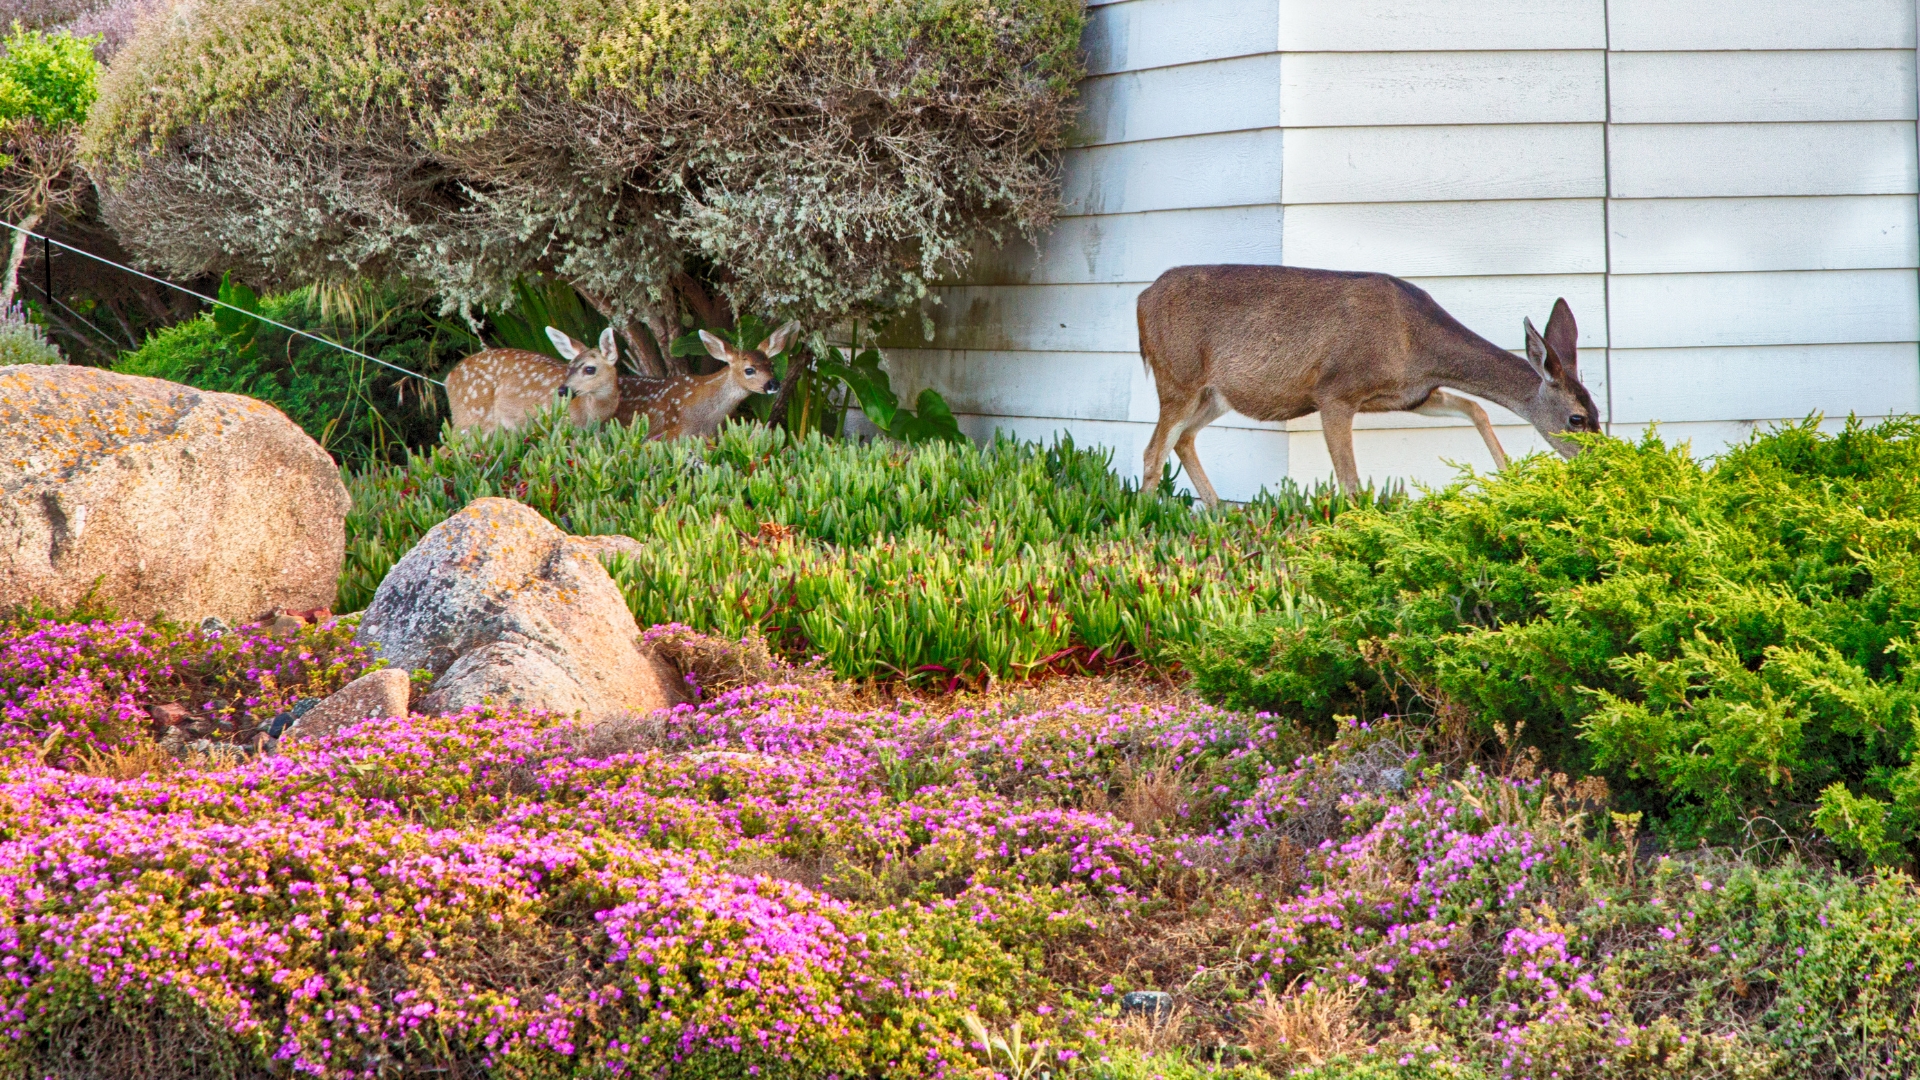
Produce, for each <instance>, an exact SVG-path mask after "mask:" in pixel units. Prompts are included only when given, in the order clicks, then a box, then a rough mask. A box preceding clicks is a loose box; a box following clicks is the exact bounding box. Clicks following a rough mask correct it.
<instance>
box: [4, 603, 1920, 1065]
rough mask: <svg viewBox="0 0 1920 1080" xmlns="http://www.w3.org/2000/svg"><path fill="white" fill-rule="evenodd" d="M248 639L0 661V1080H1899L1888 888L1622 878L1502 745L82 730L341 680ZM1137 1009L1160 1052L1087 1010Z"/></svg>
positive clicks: (816, 733) (1893, 890)
mask: <svg viewBox="0 0 1920 1080" xmlns="http://www.w3.org/2000/svg"><path fill="white" fill-rule="evenodd" d="M661 633H662V634H663V635H667V636H677V637H680V638H682V639H684V637H685V635H684V633H683V632H680V631H663V632H661ZM249 640H251V639H248V638H246V637H245V636H240V637H239V639H238V640H235V641H228V640H225V639H210V638H208V637H206V636H203V635H197V634H189V633H184V632H181V631H179V630H176V629H172V628H167V627H144V628H143V627H137V626H132V625H127V624H116V623H112V622H105V621H101V622H95V623H91V624H84V625H51V624H44V623H42V624H36V625H29V626H23V627H18V628H15V629H12V630H8V631H6V632H5V633H4V635H3V636H0V697H4V700H5V701H6V702H7V710H8V711H7V718H6V724H7V727H8V732H9V738H8V742H9V749H7V750H6V751H5V753H6V758H5V765H4V773H3V776H4V779H3V780H0V1029H3V1030H4V1035H5V1037H4V1038H3V1039H0V1075H9V1076H13V1075H18V1076H35V1077H38V1076H60V1077H67V1076H152V1077H172V1076H180V1077H186V1076H337V1077H348V1076H363V1077H373V1076H413V1075H466V1076H515V1077H543V1076H554V1077H559V1076H618V1075H629V1076H792V1077H824V1076H843V1077H852V1076H874V1077H879V1076H889V1077H891V1076H985V1075H988V1074H989V1073H998V1074H1000V1075H1004V1076H1024V1077H1039V1076H1055V1077H1065V1076H1069V1075H1077V1076H1087V1077H1094V1078H1098V1077H1111V1078H1114V1080H1133V1078H1136V1077H1137V1078H1141V1080H1145V1078H1146V1077H1151V1076H1168V1077H1184V1076H1198V1075H1206V1074H1212V1073H1221V1072H1233V1073H1236V1074H1237V1075H1239V1076H1241V1077H1243V1078H1248V1080H1254V1078H1258V1077H1261V1076H1275V1077H1278V1076H1283V1075H1288V1074H1292V1075H1296V1076H1308V1077H1316V1078H1332V1077H1344V1076H1369V1077H1371V1076H1381V1077H1388V1076H1392V1077H1422V1076H1434V1077H1482V1076H1484V1077H1488V1078H1491V1077H1515V1078H1519V1077H1527V1078H1537V1080H1553V1078H1558V1077H1641V1076H1655V1075H1659V1076H1698V1077H1707V1076H1716V1077H1763V1076H1781V1077H1786V1076H1793V1077H1803V1076H1804V1077H1834V1078H1839V1077H1910V1076H1912V1075H1913V1073H1914V1070H1915V1069H1917V1068H1920V1034H1917V1032H1920V1023H1916V1020H1920V1017H1917V1016H1916V1008H1917V1007H1920V972H1916V970H1915V965H1916V963H1920V892H1916V889H1915V887H1914V885H1913V882H1912V881H1911V880H1910V879H1909V878H1907V877H1905V876H1903V875H1901V874H1898V873H1894V872H1882V873H1880V874H1878V875H1876V876H1871V877H1865V878H1854V877H1849V876H1847V875H1845V874H1843V873H1840V872H1838V871H1836V870H1834V869H1831V868H1822V867H1819V866H1815V865H1811V864H1808V863H1805V862H1803V861H1800V860H1797V859H1796V858H1794V857H1793V856H1792V855H1791V854H1787V853H1782V852H1779V851H1771V852H1768V851H1761V852H1750V853H1748V855H1747V856H1743V855H1741V854H1739V853H1736V852H1731V851H1720V850H1714V849H1699V850H1694V851H1686V852H1681V853H1664V854H1662V853H1656V852H1649V851H1645V850H1642V848H1643V847H1644V845H1643V844H1642V843H1641V841H1640V839H1639V838H1638V836H1637V835H1636V832H1637V825H1638V822H1637V820H1636V819H1635V818H1634V817H1632V816H1629V815H1620V814H1616V813H1615V812H1613V811H1612V810H1611V809H1610V807H1609V805H1608V802H1607V792H1606V790H1605V788H1604V786H1603V785H1601V784H1599V783H1597V782H1593V781H1587V782H1584V783H1577V784H1576V783H1570V782H1569V781H1567V780H1566V779H1565V778H1564V777H1557V776H1553V775H1546V774H1543V773H1541V772H1540V771H1539V770H1538V768H1537V766H1536V765H1535V763H1534V762H1535V759H1534V758H1533V757H1532V756H1530V755H1528V754H1527V753H1525V752H1521V751H1516V752H1514V753H1512V754H1511V755H1509V756H1507V757H1506V758H1505V759H1504V760H1503V759H1502V755H1501V754H1500V753H1499V752H1495V753H1494V754H1492V755H1491V756H1489V755H1482V756H1481V758H1480V760H1481V762H1482V764H1478V765H1476V764H1473V763H1471V762H1470V761H1454V760H1451V759H1449V758H1446V757H1444V756H1442V755H1439V754H1437V753H1434V752H1431V751H1429V750H1428V749H1426V748H1423V746H1422V745H1421V743H1420V741H1419V739H1418V736H1417V734H1416V733H1415V731H1414V730H1412V729H1410V728H1407V727H1404V726H1402V725H1400V724H1398V723H1396V722H1394V721H1391V720H1379V721H1376V722H1372V723H1347V724H1344V725H1343V726H1342V728H1341V730H1340V732H1339V735H1338V737H1337V739H1336V740H1335V741H1333V742H1332V743H1330V744H1327V743H1320V742H1316V741H1315V740H1313V739H1310V738H1308V737H1305V736H1303V735H1302V734H1300V733H1299V732H1297V731H1295V730H1293V729H1291V728H1290V727H1288V726H1286V725H1284V724H1282V723H1279V722H1276V721H1275V720H1273V719H1272V718H1270V717H1263V716H1259V715H1252V714H1236V713H1230V712H1223V711H1219V710H1215V709H1212V708H1209V707H1207V706H1204V705H1201V704H1199V703H1197V702H1195V701H1193V700H1191V699H1190V698H1187V697H1185V696H1182V695H1180V694H1177V693H1172V692H1168V691H1165V690H1154V689H1153V688H1152V687H1150V686H1146V685H1134V686H1129V685H1126V684H1115V683H1101V682H1096V681H1092V680H1085V681H1078V682H1070V683H1069V682H1055V683H1051V684H1042V685H1040V686H1035V687H1015V688H1012V689H1008V690H1005V691H1003V692H1001V693H998V694H994V695H988V696H981V697H973V698H946V699H938V700H934V701H929V702H920V703H916V702H912V701H894V700H891V699H886V700H882V699H880V698H877V697H875V696H874V695H873V692H872V691H870V690H866V691H857V690H855V689H854V688H851V687H849V686H848V685H847V684H842V683H837V682H835V681H834V680H832V679H831V678H828V677H826V676H824V675H822V674H820V673H818V672H809V671H805V670H791V669H788V670H775V671H771V672H767V673H766V675H767V678H766V681H762V682H757V683H751V684H746V685H735V684H736V683H738V682H739V678H738V671H734V672H732V673H731V675H728V674H727V673H725V672H715V673H712V674H710V675H709V676H708V677H706V678H705V679H704V680H703V681H704V683H705V685H706V686H707V687H708V692H707V695H706V699H705V700H703V701H702V702H701V703H699V704H697V705H690V706H682V707H681V708H680V709H679V710H677V711H676V712H674V713H672V714H671V715H666V716H662V717H657V718H655V719H653V720H651V721H645V722H634V723H628V724H620V725H601V726H597V727H586V726H582V725H578V724H576V723H572V722H567V721H560V720H555V719H552V718H546V717H539V716H526V715H517V714H510V713H507V714H502V713H493V712H474V713H466V714H461V715H457V716H449V717H438V718H429V717H421V716H414V717H408V718H404V719H399V720H390V721H377V722H368V723H366V724H363V725H361V726H359V727H358V728H355V729H352V730H349V731H347V732H344V733H342V734H341V735H339V736H337V737H334V738H332V739H329V740H325V741H322V742H318V743H314V744H310V745H305V746H298V745H289V746H287V747H285V748H283V751H282V752H279V753H275V754H269V755H263V756H258V757H254V758H252V759H250V760H247V761H245V762H243V763H239V764H234V765H232V766H230V767H218V766H217V765H216V763H215V762H212V761H207V760H200V761H198V762H188V763H185V764H173V763H170V762H167V761H165V760H164V759H159V758H153V757H142V756H141V755H140V753H139V750H138V748H139V746H140V740H141V739H143V738H145V735H144V733H143V732H142V731H140V730H139V725H138V719H137V716H134V717H133V720H132V721H131V724H130V725H129V724H128V723H125V722H122V721H119V720H115V721H113V722H110V723H107V724H105V725H103V726H98V727H96V726H92V725H90V724H88V723H85V722H83V721H84V719H86V718H90V717H96V716H97V717H110V718H113V717H122V716H123V715H130V714H123V713H122V712H118V711H116V710H119V709H122V708H123V707H125V708H127V709H130V708H131V707H132V706H134V705H138V704H140V703H142V702H143V701H146V700H151V699H152V697H153V696H158V695H164V694H179V693H191V694H207V693H212V692H215V691H211V690H209V688H210V687H219V688H220V689H219V691H218V692H221V693H225V694H228V695H232V696H231V697H229V698H228V708H229V710H232V709H235V708H238V706H235V705H234V704H233V702H234V701H235V700H239V701H244V700H245V698H244V696H242V695H240V694H239V691H238V690H237V689H235V687H238V686H240V685H241V684H246V685H251V686H253V687H256V688H266V689H268V692H267V694H265V695H253V696H259V697H262V700H263V702H264V701H265V700H266V698H267V697H270V696H271V694H272V693H275V692H278V690H279V688H280V687H281V686H282V676H281V675H279V674H275V675H274V676H273V678H272V679H271V680H269V679H267V678H266V677H265V674H264V673H267V672H281V671H288V672H289V675H288V677H289V678H290V679H293V680H295V681H299V682H300V683H301V685H302V686H303V687H305V688H306V689H308V690H324V689H325V688H326V684H327V683H328V681H329V680H332V681H337V680H339V679H343V678H345V677H347V676H348V675H349V674H350V673H351V672H353V671H355V670H357V669H358V667H359V666H360V665H362V664H363V660H362V659H361V658H359V657H358V656H357V655H355V654H354V652H353V650H352V649H351V647H350V646H349V645H348V644H347V643H346V639H345V637H344V635H343V634H342V633H341V627H339V626H334V627H332V628H328V629H314V630H308V631H305V632H302V633H301V634H299V635H297V636H296V637H294V638H292V639H288V640H284V641H278V642H274V643H271V645H268V644H263V643H261V642H258V641H256V642H255V643H254V648H256V649H261V648H268V647H273V646H277V647H278V648H279V649H280V650H281V651H280V652H278V653H275V654H273V656H272V657H271V658H262V659H261V660H260V661H250V662H249V663H247V664H246V665H237V664H236V661H235V660H234V656H235V655H237V654H239V653H241V652H242V651H243V646H244V645H245V644H246V643H247V642H248V641H249ZM721 644H723V643H715V644H713V645H712V647H711V648H709V649H708V650H707V655H709V656H711V655H717V654H719V653H721V652H723V651H724V650H723V648H721ZM196 654H198V659H197V658H196ZM289 656H291V657H292V658H294V660H296V661H298V663H299V664H300V665H301V666H300V668H299V670H298V672H297V673H294V672H292V671H291V669H289V668H287V667H286V665H287V663H288V661H287V660H286V659H285V658H286V657H289ZM267 659H271V660H272V662H271V663H268V662H265V661H266V660H267ZM202 661H204V663H202V666H199V667H196V666H195V665H196V663H201V662H202ZM182 671H203V672H204V671H213V672H216V673H223V672H224V673H231V672H236V671H237V672H238V673H239V674H237V675H228V676H223V677H224V678H226V679H227V681H225V682H222V681H220V680H218V679H209V678H206V677H204V676H203V677H200V678H199V681H192V680H188V679H186V678H184V677H183V676H181V675H180V674H179V673H180V672H182ZM315 673H324V674H322V675H316V674H315ZM695 674H696V676H698V675H699V673H698V672H696V673H695ZM269 683H271V688H269V687H268V684H269ZM55 686H59V687H62V688H64V689H63V690H61V691H60V693H59V694H54V693H52V692H50V688H52V687H55ZM56 699H57V700H56ZM264 707H271V703H270V702H269V703H267V704H266V705H265V706H264ZM129 726H130V727H131V730H129V729H128V728H129ZM56 733H57V735H56ZM1636 853H1637V854H1638V856H1639V857H1637V858H1636V857H1635V855H1636ZM1763 855H1764V856H1766V861H1765V862H1761V861H1756V860H1758V859H1759V858H1760V857H1761V856H1763ZM1140 989H1162V990H1168V991H1171V992H1172V993H1173V994H1174V999H1175V1003H1176V1010H1175V1013H1174V1015H1173V1017H1171V1018H1170V1019H1168V1020H1166V1021H1165V1022H1163V1023H1160V1024H1158V1025H1155V1024H1151V1023H1148V1022H1145V1021H1143V1020H1140V1019H1125V1018H1122V1017H1120V1016H1119V1015H1118V1008H1117V1003H1118V998H1119V996H1120V995H1121V994H1123V993H1125V992H1127V991H1131V990H1140ZM970 1018H977V1019H978V1021H979V1025H980V1026H979V1028H978V1029H975V1028H973V1027H971V1026H970V1024H969V1019H970ZM976 1032H984V1033H985V1034H986V1035H987V1038H985V1039H981V1038H980V1037H979V1036H978V1034H977V1033H976ZM1016 1032H1017V1034H1016Z"/></svg>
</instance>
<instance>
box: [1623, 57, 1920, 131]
mask: <svg viewBox="0 0 1920 1080" xmlns="http://www.w3.org/2000/svg"><path fill="white" fill-rule="evenodd" d="M1607 64H1608V71H1609V76H1608V86H1609V88H1610V93H1611V94H1612V115H1613V121H1614V123H1616V124H1703V123H1745V122H1772V121H1809V120H1912V119H1913V118H1914V67H1913V51H1912V50H1911V49H1906V50H1901V51H1898V52H1895V51H1891V50H1887V51H1872V52H1868V51H1853V50H1847V51H1839V50H1836V51H1829V52H1695V53H1614V54H1612V55H1610V56H1609V57H1608V58H1607Z"/></svg>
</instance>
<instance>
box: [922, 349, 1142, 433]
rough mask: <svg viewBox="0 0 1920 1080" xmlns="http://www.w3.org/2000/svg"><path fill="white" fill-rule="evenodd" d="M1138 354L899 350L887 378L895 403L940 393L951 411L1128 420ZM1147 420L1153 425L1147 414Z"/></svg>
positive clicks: (1067, 418)
mask: <svg viewBox="0 0 1920 1080" xmlns="http://www.w3.org/2000/svg"><path fill="white" fill-rule="evenodd" d="M1139 371H1140V356H1139V354H1138V353H1058V352H1053V353H1047V352H963V351H959V350H953V349H896V350H892V351H889V352H888V353H887V374H888V376H889V380H888V381H889V382H891V383H892V385H893V388H894V391H895V393H897V394H899V395H900V400H902V401H911V400H913V399H914V398H915V397H918V396H919V394H920V391H921V390H923V389H928V388H932V389H934V390H938V391H939V392H940V396H941V397H943V398H945V399H946V401H947V404H948V405H949V406H951V407H952V408H953V411H955V412H965V413H979V414H983V415H997V416H1020V415H1025V416H1048V417H1053V418H1056V419H1063V420H1130V419H1133V417H1132V416H1131V415H1129V414H1130V410H1131V407H1132V405H1133V397H1134V388H1135V384H1136V382H1142V383H1143V382H1144V381H1145V380H1144V378H1143V377H1142V376H1140V375H1139ZM1146 419H1148V420H1151V419H1153V411H1152V410H1151V409H1149V410H1148V415H1147V417H1146Z"/></svg>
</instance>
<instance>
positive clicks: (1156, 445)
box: [1140, 385, 1207, 488]
mask: <svg viewBox="0 0 1920 1080" xmlns="http://www.w3.org/2000/svg"><path fill="white" fill-rule="evenodd" d="M1206 396H1207V391H1206V390H1201V391H1200V392H1199V393H1198V394H1194V395H1192V396H1190V397H1187V398H1185V399H1184V400H1183V399H1182V398H1181V397H1180V396H1179V395H1178V394H1176V393H1172V392H1170V390H1169V388H1168V387H1166V386H1164V385H1163V386H1162V387H1161V388H1160V420H1159V422H1158V423H1156V424H1154V425H1153V438H1151V439H1149V440H1147V454H1146V458H1145V460H1143V461H1142V462H1141V472H1140V486H1141V487H1142V488H1148V487H1151V486H1153V485H1154V484H1157V483H1159V482H1160V466H1162V465H1164V464H1166V462H1167V451H1168V450H1169V449H1170V448H1171V444H1173V443H1176V442H1178V441H1179V439H1180V434H1181V432H1183V431H1185V430H1186V426H1187V424H1188V423H1189V418H1190V417H1192V416H1193V415H1194V413H1195V412H1197V411H1198V410H1199V408H1200V404H1201V402H1202V401H1204V400H1205V399H1206Z"/></svg>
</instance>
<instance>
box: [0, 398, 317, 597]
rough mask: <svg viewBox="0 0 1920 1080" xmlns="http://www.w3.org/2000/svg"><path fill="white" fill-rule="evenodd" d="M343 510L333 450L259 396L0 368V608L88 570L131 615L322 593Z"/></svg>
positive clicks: (77, 591)
mask: <svg viewBox="0 0 1920 1080" xmlns="http://www.w3.org/2000/svg"><path fill="white" fill-rule="evenodd" d="M347 508H348V498H347V489H346V486H345V485H344V484H342V483H341V482H340V470H339V468H338V466H336V465H335V464H334V462H333V459H332V458H331V457H328V456H327V452H326V451H325V450H322V449H321V448H320V445H319V444H318V443H316V442H314V441H313V439H311V438H309V437H308V436H307V433H306V432H304V431H301V430H300V428H299V427H298V426H297V425H296V424H294V422H293V421H291V420H289V419H287V418H286V416H285V415H284V414H282V413H281V412H280V411H279V410H278V409H275V408H274V407H273V406H271V405H268V404H266V403H264V402H260V401H255V400H254V399H252V398H248V397H241V396H240V395H237V394H216V393H211V392H208V391H204V390H196V389H194V388H193V387H190V386H182V385H180V384H178V383H171V382H167V381H165V380H163V379H146V378H141V377H139V376H135V375H120V374H116V373H114V372H111V371H102V370H99V369H97V368H88V367H75V366H63V367H51V366H41V365H21V366H12V367H5V368H0V608H5V607H8V606H11V605H14V604H19V603H23V602H26V601H29V600H33V601H39V602H41V603H44V604H49V605H51V606H53V607H55V608H66V607H71V606H73V605H74V604H76V603H77V602H78V601H79V600H80V599H81V598H82V597H83V596H84V595H85V594H86V593H87V591H88V589H89V588H91V587H93V585H94V583H95V582H96V581H98V582H99V588H98V591H97V593H96V595H97V597H98V598H99V599H101V600H104V601H106V602H107V603H109V604H111V605H113V606H114V607H115V608H116V609H118V610H119V612H120V614H121V615H123V616H128V617H133V618H150V617H152V616H153V615H156V614H158V613H160V612H165V613H166V614H168V615H169V616H172V617H173V618H176V619H181V620H183V621H189V622H201V621H202V620H203V619H206V618H217V619H220V620H222V621H223V622H225V623H243V622H250V621H252V620H254V619H258V618H260V617H261V616H262V615H264V614H267V613H269V612H272V611H274V610H275V609H280V608H293V609H296V610H311V609H314V608H327V607H332V606H333V599H334V586H335V581H336V580H337V579H338V578H339V576H340V565H341V560H342V558H343V557H344V555H345V552H346V524H345V522H346V513H347Z"/></svg>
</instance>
